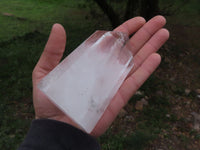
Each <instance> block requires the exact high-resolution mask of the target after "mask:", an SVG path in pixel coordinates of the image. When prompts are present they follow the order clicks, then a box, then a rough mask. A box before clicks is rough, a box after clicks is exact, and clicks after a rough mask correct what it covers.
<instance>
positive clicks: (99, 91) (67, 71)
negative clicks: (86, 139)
mask: <svg viewBox="0 0 200 150" xmlns="http://www.w3.org/2000/svg"><path fill="white" fill-rule="evenodd" d="M127 40H128V35H126V34H124V33H121V32H111V31H96V32H95V33H94V34H92V35H91V36H90V37H89V38H88V39H87V40H86V41H84V42H83V43H82V44H81V45H80V46H79V47H78V48H76V49H75V50H74V51H73V52H72V53H71V54H70V55H69V56H68V57H66V58H65V59H64V60H63V61H62V62H61V63H60V64H59V65H58V66H57V67H56V68H55V69H54V70H52V71H51V72H50V73H49V74H48V75H47V76H46V77H44V78H43V79H42V80H41V81H40V83H39V84H38V88H39V89H40V90H41V91H43V92H44V93H45V94H46V95H47V96H48V97H49V99H50V100H51V101H52V102H53V103H54V104H56V105H57V106H58V107H59V108H60V109H61V110H62V111H63V112H64V113H65V114H66V115H67V116H68V117H70V118H71V119H72V120H73V121H74V122H75V123H76V124H78V125H79V126H80V128H82V129H83V130H85V131H86V132H87V133H90V132H91V131H92V130H93V129H94V127H95V125H96V124H97V122H98V121H99V119H100V118H101V116H102V115H103V113H104V111H105V110H106V108H107V106H108V105H109V103H110V101H111V100H112V98H113V97H114V95H115V94H116V92H117V91H118V89H119V88H120V86H121V84H122V83H123V81H124V80H125V78H126V76H127V75H128V73H129V72H130V70H131V69H132V67H133V56H132V53H131V52H130V51H129V50H128V48H127V46H125V44H126V42H127Z"/></svg>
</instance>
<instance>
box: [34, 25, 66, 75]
mask: <svg viewBox="0 0 200 150" xmlns="http://www.w3.org/2000/svg"><path fill="white" fill-rule="evenodd" d="M65 45H66V33H65V30H64V28H63V27H62V25H60V24H54V25H53V27H52V30H51V33H50V36H49V39H48V42H47V44H46V46H45V48H44V51H43V53H42V55H41V57H40V59H39V61H38V63H37V65H36V67H35V69H34V70H37V71H39V72H42V74H41V76H45V75H46V74H47V73H49V72H50V71H51V70H52V69H53V68H54V67H55V66H57V65H58V63H59V62H60V60H61V58H62V56H63V52H64V50H65ZM41 76H40V77H41Z"/></svg>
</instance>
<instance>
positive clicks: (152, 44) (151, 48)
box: [130, 29, 169, 74]
mask: <svg viewBox="0 0 200 150" xmlns="http://www.w3.org/2000/svg"><path fill="white" fill-rule="evenodd" d="M168 38H169V31H168V30H167V29H160V30H158V31H157V32H156V33H155V34H154V35H153V36H152V37H151V39H150V40H149V41H148V42H147V43H146V44H145V45H144V46H143V47H142V48H141V49H140V51H139V52H138V53H137V54H136V55H135V56H134V67H133V69H132V70H131V72H130V74H132V73H133V72H134V71H135V70H137V69H138V67H139V66H140V65H141V64H142V63H143V62H144V60H146V59H147V58H148V57H149V56H150V55H151V54H152V53H155V52H157V51H158V50H159V48H160V47H161V46H162V45H163V44H164V43H165V42H166V41H167V40H168Z"/></svg>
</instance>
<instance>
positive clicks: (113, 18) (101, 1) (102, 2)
mask: <svg viewBox="0 0 200 150" xmlns="http://www.w3.org/2000/svg"><path fill="white" fill-rule="evenodd" d="M94 1H95V2H96V3H97V4H98V5H99V7H100V8H101V9H102V10H103V12H104V13H105V14H106V15H107V16H108V18H109V20H110V23H111V24H112V27H113V28H115V27H117V26H118V25H120V19H119V15H117V13H116V12H115V11H114V10H113V8H112V7H111V6H110V5H109V4H108V3H107V2H106V0H94Z"/></svg>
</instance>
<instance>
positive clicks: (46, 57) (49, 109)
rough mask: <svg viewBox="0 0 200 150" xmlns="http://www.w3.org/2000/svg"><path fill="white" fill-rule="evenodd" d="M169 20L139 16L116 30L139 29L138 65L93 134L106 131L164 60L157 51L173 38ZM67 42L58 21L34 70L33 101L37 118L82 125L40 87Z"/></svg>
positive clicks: (134, 39)
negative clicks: (67, 114) (170, 36)
mask: <svg viewBox="0 0 200 150" xmlns="http://www.w3.org/2000/svg"><path fill="white" fill-rule="evenodd" d="M165 23H166V21H165V18H164V17H162V16H156V17H154V18H152V19H151V20H150V21H148V22H147V23H146V22H145V20H144V19H143V18H141V17H135V18H133V19H130V20H128V21H127V22H125V23H123V24H122V25H120V26H119V27H117V28H116V29H115V30H114V31H120V32H125V33H128V34H129V35H132V34H133V33H135V34H134V35H133V36H132V37H131V38H130V40H129V44H130V45H131V51H132V53H133V56H134V64H135V65H134V67H133V69H132V71H131V73H130V74H129V76H128V77H127V78H126V80H125V81H124V83H123V84H122V86H121V87H120V89H119V90H118V92H117V93H116V95H115V97H114V98H113V99H112V100H111V103H110V104H109V106H108V108H107V109H106V111H105V112H104V114H103V116H102V117H101V119H100V120H99V122H98V123H97V125H96V127H95V128H94V130H93V131H92V133H91V134H92V135H93V136H100V135H101V134H103V133H104V132H105V131H106V129H107V128H108V127H109V126H110V124H111V123H112V122H113V120H114V119H115V118H116V116H117V114H118V113H119V111H120V109H121V108H122V107H124V106H125V105H126V103H127V102H128V100H129V99H130V98H131V97H132V96H133V94H134V93H135V92H136V91H137V90H138V89H139V87H140V86H141V85H142V84H143V83H144V82H145V80H146V79H147V78H148V77H149V76H150V75H151V74H152V72H153V71H154V70H155V69H156V68H157V67H158V65H159V64H160V61H161V57H160V55H159V54H157V53H156V52H157V51H158V49H159V48H160V47H161V46H162V45H163V44H164V43H165V42H166V40H167V39H168V38H169V32H168V31H167V30H166V29H163V26H164V25H165ZM65 44H66V34H65V30H64V28H63V27H62V26H61V25H59V24H55V25H54V26H53V28H52V31H51V34H50V37H49V39H48V42H47V44H46V46H45V49H44V52H43V53H42V55H41V57H40V59H39V61H38V63H37V65H36V66H35V68H34V71H33V76H32V78H33V103H34V108H35V113H36V118H48V119H54V120H58V121H62V122H66V123H68V124H71V125H73V126H75V127H78V126H77V125H76V124H75V123H74V122H73V121H72V120H71V119H70V118H69V117H67V116H66V115H65V114H64V113H63V112H62V111H60V110H59V109H58V108H57V107H56V106H55V105H54V104H53V103H51V101H49V99H48V98H47V97H46V96H45V95H44V94H43V93H42V92H41V91H39V89H38V88H37V83H38V82H39V81H40V80H41V79H42V78H43V77H45V76H46V75H47V74H48V73H49V72H50V71H51V70H52V69H54V68H55V67H56V66H57V65H58V63H59V62H60V60H61V58H62V55H63V52H64V50H65Z"/></svg>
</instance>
